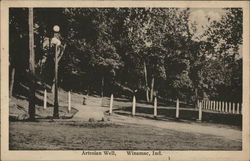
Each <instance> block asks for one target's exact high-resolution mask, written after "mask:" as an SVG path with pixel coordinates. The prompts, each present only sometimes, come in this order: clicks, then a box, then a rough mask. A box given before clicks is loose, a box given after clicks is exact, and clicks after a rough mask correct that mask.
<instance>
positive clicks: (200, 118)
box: [198, 102, 202, 121]
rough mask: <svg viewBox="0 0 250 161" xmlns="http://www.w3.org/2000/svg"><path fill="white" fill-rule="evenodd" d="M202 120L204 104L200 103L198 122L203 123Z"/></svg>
mask: <svg viewBox="0 0 250 161" xmlns="http://www.w3.org/2000/svg"><path fill="white" fill-rule="evenodd" d="M201 120H202V103H201V102H200V104H199V118H198V121H201Z"/></svg>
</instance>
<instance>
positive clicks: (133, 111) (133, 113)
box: [132, 96, 136, 116]
mask: <svg viewBox="0 0 250 161" xmlns="http://www.w3.org/2000/svg"><path fill="white" fill-rule="evenodd" d="M135 104H136V99H135V96H133V105H132V116H135Z"/></svg>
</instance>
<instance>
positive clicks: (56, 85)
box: [52, 25, 61, 118]
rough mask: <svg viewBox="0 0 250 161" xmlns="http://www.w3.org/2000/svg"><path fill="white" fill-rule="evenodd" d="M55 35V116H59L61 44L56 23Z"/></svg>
mask: <svg viewBox="0 0 250 161" xmlns="http://www.w3.org/2000/svg"><path fill="white" fill-rule="evenodd" d="M53 31H54V37H53V38H52V44H55V89H54V113H53V117H54V118H59V110H58V84H57V79H58V54H59V45H60V44H61V42H60V40H59V39H58V38H57V37H56V35H58V34H59V31H60V27H59V26H57V25H55V26H54V27H53Z"/></svg>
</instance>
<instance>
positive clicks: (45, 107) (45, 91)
mask: <svg viewBox="0 0 250 161" xmlns="http://www.w3.org/2000/svg"><path fill="white" fill-rule="evenodd" d="M43 109H47V90H46V89H45V90H44V99H43Z"/></svg>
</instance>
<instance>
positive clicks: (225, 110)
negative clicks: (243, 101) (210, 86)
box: [225, 102, 228, 113]
mask: <svg viewBox="0 0 250 161" xmlns="http://www.w3.org/2000/svg"><path fill="white" fill-rule="evenodd" d="M225 108H226V110H225V112H226V113H227V112H228V107H227V102H225Z"/></svg>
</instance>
